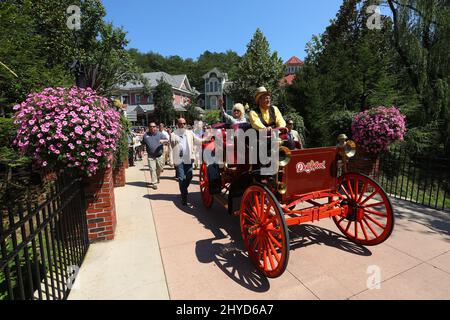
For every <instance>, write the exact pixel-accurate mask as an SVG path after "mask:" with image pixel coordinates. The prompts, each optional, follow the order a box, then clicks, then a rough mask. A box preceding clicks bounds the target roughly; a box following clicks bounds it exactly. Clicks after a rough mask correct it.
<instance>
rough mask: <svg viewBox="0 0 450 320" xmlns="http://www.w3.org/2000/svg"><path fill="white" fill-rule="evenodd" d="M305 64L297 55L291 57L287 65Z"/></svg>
mask: <svg viewBox="0 0 450 320" xmlns="http://www.w3.org/2000/svg"><path fill="white" fill-rule="evenodd" d="M299 64H301V65H302V64H303V61H302V60H300V59H299V58H297V57H296V56H293V57H291V58H290V59H289V60H288V61H287V62H286V65H299Z"/></svg>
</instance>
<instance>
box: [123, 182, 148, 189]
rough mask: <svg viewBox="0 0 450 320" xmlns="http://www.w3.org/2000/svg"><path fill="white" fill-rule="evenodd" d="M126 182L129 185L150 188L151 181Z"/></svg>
mask: <svg viewBox="0 0 450 320" xmlns="http://www.w3.org/2000/svg"><path fill="white" fill-rule="evenodd" d="M126 184H127V185H129V186H134V187H143V188H148V187H149V186H150V183H148V182H145V181H136V182H127V183H126Z"/></svg>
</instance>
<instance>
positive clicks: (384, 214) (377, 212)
mask: <svg viewBox="0 0 450 320" xmlns="http://www.w3.org/2000/svg"><path fill="white" fill-rule="evenodd" d="M363 210H364V212H367V213H370V214H373V215H376V216H379V217H384V218H386V217H387V213H381V212H379V211H376V210H368V209H363Z"/></svg>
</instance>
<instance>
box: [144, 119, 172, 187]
mask: <svg viewBox="0 0 450 320" xmlns="http://www.w3.org/2000/svg"><path fill="white" fill-rule="evenodd" d="M142 142H143V143H144V144H145V147H146V149H147V155H148V166H149V167H150V176H151V179H152V181H151V185H150V187H151V188H153V189H154V190H156V189H158V186H157V184H158V183H159V177H160V175H161V172H162V171H163V169H164V160H163V153H164V145H167V144H168V143H169V140H168V139H167V138H166V137H165V136H164V134H163V133H161V132H160V131H158V127H157V126H156V123H154V122H152V123H150V125H149V131H148V132H147V133H146V134H145V135H144V137H143V138H142Z"/></svg>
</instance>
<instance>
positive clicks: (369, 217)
mask: <svg viewBox="0 0 450 320" xmlns="http://www.w3.org/2000/svg"><path fill="white" fill-rule="evenodd" d="M365 217H366V218H367V219H369V220H370V221H372V222H373V223H375V224H376V225H377V226H379V227H380V228H382V229H385V228H386V226H383V225H382V224H381V223H379V222H378V221H377V220H375V219H374V218H372V217H371V216H369V215H367V214H366V215H365Z"/></svg>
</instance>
